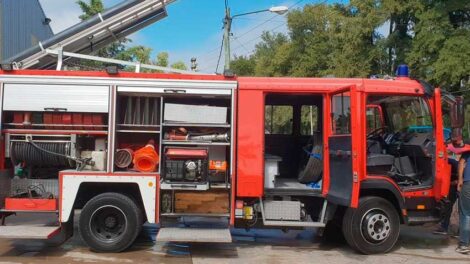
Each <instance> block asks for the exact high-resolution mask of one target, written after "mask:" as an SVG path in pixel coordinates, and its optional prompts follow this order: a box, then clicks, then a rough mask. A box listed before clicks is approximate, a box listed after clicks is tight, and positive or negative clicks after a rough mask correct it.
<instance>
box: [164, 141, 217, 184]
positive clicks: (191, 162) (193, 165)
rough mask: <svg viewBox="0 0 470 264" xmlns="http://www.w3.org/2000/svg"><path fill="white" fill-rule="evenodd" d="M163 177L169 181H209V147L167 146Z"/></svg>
mask: <svg viewBox="0 0 470 264" xmlns="http://www.w3.org/2000/svg"><path fill="white" fill-rule="evenodd" d="M164 153H165V160H164V163H165V164H164V167H163V168H164V171H163V179H164V180H165V181H167V182H200V183H203V182H207V166H208V157H209V154H208V149H207V148H176V147H167V148H165V152H164Z"/></svg>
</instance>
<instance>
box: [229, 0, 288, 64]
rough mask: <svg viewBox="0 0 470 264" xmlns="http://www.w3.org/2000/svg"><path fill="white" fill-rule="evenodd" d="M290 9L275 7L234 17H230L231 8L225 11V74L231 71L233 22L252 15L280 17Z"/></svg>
mask: <svg viewBox="0 0 470 264" xmlns="http://www.w3.org/2000/svg"><path fill="white" fill-rule="evenodd" d="M288 10H289V8H288V7H287V6H274V7H271V8H269V9H263V10H258V11H253V12H248V13H243V14H236V15H234V16H231V15H230V8H228V7H227V8H226V9H225V18H224V53H225V64H224V72H225V71H227V70H230V31H231V30H232V20H233V19H234V18H236V17H240V16H246V15H251V14H257V13H263V12H271V13H276V14H278V15H283V14H285V13H286V12H287V11H288Z"/></svg>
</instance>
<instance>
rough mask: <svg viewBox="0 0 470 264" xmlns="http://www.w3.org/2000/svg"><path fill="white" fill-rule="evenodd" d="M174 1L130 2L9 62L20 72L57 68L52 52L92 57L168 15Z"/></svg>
mask: <svg viewBox="0 0 470 264" xmlns="http://www.w3.org/2000/svg"><path fill="white" fill-rule="evenodd" d="M174 1H175V0H127V1H125V2H123V3H121V4H118V5H116V6H114V7H112V8H110V9H107V10H106V11H105V12H103V13H102V14H97V15H95V16H93V17H91V18H89V19H87V20H85V21H83V22H81V23H78V24H76V25H75V26H73V27H71V28H68V29H66V30H64V31H62V32H60V33H58V34H56V35H54V36H53V37H51V38H49V39H47V40H45V41H42V42H39V43H38V44H37V45H36V46H33V47H31V48H30V49H27V50H25V51H23V52H21V53H19V54H17V55H15V56H13V57H12V58H9V59H7V60H6V61H5V62H6V63H13V64H14V66H15V68H18V69H28V68H35V69H50V68H55V66H54V65H55V64H56V62H57V60H56V59H55V58H54V57H53V56H50V55H51V54H52V53H51V52H50V51H51V50H61V51H64V52H71V53H81V54H90V53H93V52H95V51H97V50H99V49H100V48H102V47H104V46H106V45H108V44H110V43H112V42H114V41H116V40H118V39H122V38H125V37H126V36H128V35H130V34H132V33H134V32H136V31H138V30H140V29H142V28H144V27H146V26H148V25H150V24H152V23H154V22H156V21H159V20H161V19H163V18H165V17H166V16H167V12H166V6H167V5H168V4H170V3H172V2H174Z"/></svg>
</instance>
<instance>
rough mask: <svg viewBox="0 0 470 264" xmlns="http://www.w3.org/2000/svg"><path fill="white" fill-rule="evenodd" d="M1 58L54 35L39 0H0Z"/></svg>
mask: <svg viewBox="0 0 470 264" xmlns="http://www.w3.org/2000/svg"><path fill="white" fill-rule="evenodd" d="M0 13H1V14H2V15H0V42H1V44H0V47H1V49H0V53H1V55H0V58H2V59H5V58H9V57H11V56H13V55H15V54H17V53H19V52H21V51H23V50H26V49H28V48H30V47H32V46H33V45H36V44H37V43H38V41H41V40H44V39H47V38H50V37H51V36H53V35H54V34H53V32H52V29H51V28H50V26H49V25H48V24H45V23H44V20H45V18H46V16H45V14H44V11H43V10H42V7H41V4H40V3H39V1H38V0H14V1H5V0H0Z"/></svg>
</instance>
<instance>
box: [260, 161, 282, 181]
mask: <svg viewBox="0 0 470 264" xmlns="http://www.w3.org/2000/svg"><path fill="white" fill-rule="evenodd" d="M281 161H282V158H281V157H278V156H274V155H269V154H266V155H265V156H264V188H267V189H272V188H274V187H275V186H274V182H275V181H276V176H277V175H279V162H281Z"/></svg>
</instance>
